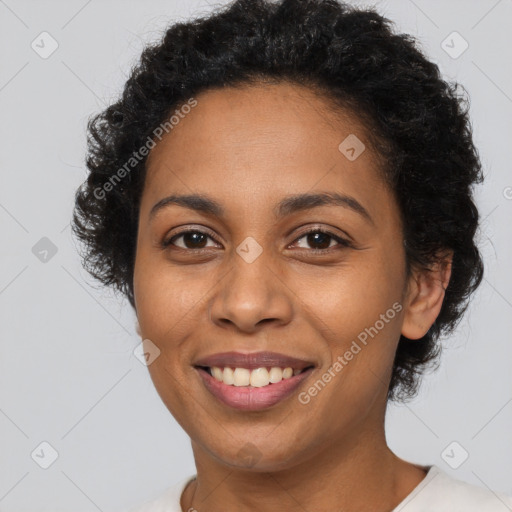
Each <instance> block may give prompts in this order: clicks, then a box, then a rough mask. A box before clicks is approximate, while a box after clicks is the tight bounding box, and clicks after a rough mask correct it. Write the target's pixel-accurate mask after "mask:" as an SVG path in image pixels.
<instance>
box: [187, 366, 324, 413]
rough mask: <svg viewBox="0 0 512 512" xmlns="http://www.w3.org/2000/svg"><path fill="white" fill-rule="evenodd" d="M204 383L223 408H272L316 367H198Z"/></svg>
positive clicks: (251, 409)
mask: <svg viewBox="0 0 512 512" xmlns="http://www.w3.org/2000/svg"><path fill="white" fill-rule="evenodd" d="M194 368H195V369H196V370H197V372H198V374H199V375H200V377H201V380H202V383H203V384H204V386H205V388H206V389H207V391H208V392H209V394H210V395H211V396H213V397H215V398H216V399H217V400H218V401H219V402H220V403H222V404H223V405H227V406H229V407H231V408H233V409H238V410H243V411H258V410H263V409H268V408H270V407H272V406H274V405H276V404H278V403H280V402H282V401H284V400H285V399H286V398H289V397H290V396H291V395H292V394H293V392H294V391H296V390H297V388H298V387H299V386H300V385H301V384H302V383H303V382H304V381H305V380H306V379H308V377H309V376H310V375H311V374H312V373H313V371H314V368H315V366H314V365H310V366H307V367H305V368H302V369H299V368H296V369H293V368H291V367H286V368H280V367H268V368H267V367H260V368H255V369H252V370H249V369H248V368H240V367H237V368H231V367H228V366H227V367H223V368H221V367H209V366H194Z"/></svg>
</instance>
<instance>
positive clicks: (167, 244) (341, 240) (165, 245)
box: [162, 228, 353, 254]
mask: <svg viewBox="0 0 512 512" xmlns="http://www.w3.org/2000/svg"><path fill="white" fill-rule="evenodd" d="M189 233H198V234H201V235H206V236H208V237H209V238H211V239H212V240H213V241H215V242H216V243H218V242H217V241H216V240H215V238H214V237H213V236H211V235H210V234H209V233H207V232H205V231H200V230H198V229H189V230H185V231H181V232H180V233H176V234H175V235H173V236H172V237H171V238H168V239H167V240H164V241H163V242H162V248H164V249H167V248H169V247H170V246H172V245H174V244H173V241H175V240H176V239H178V238H179V237H181V236H183V235H186V234H189ZM311 233H322V234H323V235H327V236H329V237H330V238H332V239H334V240H336V242H338V244H339V246H338V247H337V248H340V247H353V245H352V244H351V243H350V242H349V241H348V240H346V239H344V238H341V237H339V236H338V235H335V234H334V233H331V232H330V231H326V230H324V229H320V228H311V229H309V230H307V231H305V232H304V233H301V235H300V236H299V237H297V238H296V239H295V240H294V243H295V242H297V241H298V240H300V239H301V238H304V237H305V236H307V235H309V234H311ZM337 248H336V247H328V248H326V249H304V250H308V251H309V252H312V253H314V254H320V253H324V254H325V253H330V252H332V250H333V249H334V250H336V249H337ZM178 249H182V250H184V251H202V250H203V249H184V248H183V247H178Z"/></svg>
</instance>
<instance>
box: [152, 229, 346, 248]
mask: <svg viewBox="0 0 512 512" xmlns="http://www.w3.org/2000/svg"><path fill="white" fill-rule="evenodd" d="M180 238H181V239H183V240H182V243H183V245H182V246H180V245H177V244H176V243H175V242H176V240H179V239H180ZM303 238H306V243H308V244H311V245H315V244H316V245H319V246H320V247H318V248H313V249H310V251H311V252H313V253H324V252H330V250H329V249H332V248H333V246H332V245H331V242H333V241H335V242H338V246H342V247H352V245H351V243H350V242H349V241H348V240H345V239H344V238H341V237H339V236H337V235H335V234H334V233H331V232H329V231H326V230H323V229H320V228H311V229H309V230H308V231H306V232H305V233H303V234H302V235H301V236H300V237H299V238H297V239H296V240H295V243H297V241H298V240H301V239H303ZM208 239H210V240H213V241H215V239H214V238H213V237H212V236H211V235H209V234H208V233H207V232H204V231H200V230H197V229H193V230H186V231H181V232H180V233H177V234H175V235H173V236H172V237H170V238H168V239H166V240H164V241H163V242H162V247H164V248H167V247H169V246H171V245H174V246H176V247H178V248H180V249H184V250H201V249H205V248H207V247H208V246H207V245H206V243H207V240H208ZM334 246H336V244H335V245H334ZM209 247H215V245H214V246H209ZM306 249H307V247H306Z"/></svg>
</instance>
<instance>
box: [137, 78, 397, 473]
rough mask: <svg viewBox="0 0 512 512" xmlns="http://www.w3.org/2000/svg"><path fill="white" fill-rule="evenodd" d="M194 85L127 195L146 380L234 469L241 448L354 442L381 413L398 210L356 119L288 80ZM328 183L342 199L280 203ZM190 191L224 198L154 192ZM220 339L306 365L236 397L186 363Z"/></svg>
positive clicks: (205, 448) (286, 451) (391, 342)
mask: <svg viewBox="0 0 512 512" xmlns="http://www.w3.org/2000/svg"><path fill="white" fill-rule="evenodd" d="M195 99H196V101H197V105H196V106H194V107H193V108H191V109H190V112H189V113H187V114H186V115H183V116H182V118H181V119H180V121H179V123H178V124H177V125H176V126H174V128H173V129H172V131H170V132H169V133H168V134H167V135H165V137H163V138H162V140H161V141H160V142H158V143H157V145H156V146H155V147H154V148H153V149H152V150H151V152H150V155H149V157H148V161H147V177H146V183H145V188H144V191H143V194H142V199H141V207H140V218H139V230H138V241H137V252H136V261H135V272H134V295H135V304H136V312H137V317H138V321H139V325H140V333H141V336H142V338H143V339H149V340H151V342H152V344H154V345H155V346H156V347H158V349H159V350H160V355H159V356H158V357H157V358H156V359H155V360H154V361H153V362H152V363H151V364H150V365H149V367H148V368H149V372H150V375H151V378H152V380H153V382H154V385H155V386H156V389H157V391H158V393H159V395H160V397H161V398H162V400H163V402H164V403H165V405H166V406H167V408H168V409H169V411H170V412H171V413H172V415H173V416H174V417H175V418H176V420H177V421H178V422H179V423H180V425H181V426H182V427H183V428H184V430H185V431H186V432H187V433H188V435H189V436H190V437H191V439H192V443H193V447H194V450H195V451H196V450H197V452H200V453H201V454H202V456H204V458H205V459H208V460H209V461H210V462H212V461H215V463H216V464H226V465H229V466H231V467H240V468H242V467H245V466H246V464H247V462H246V458H244V453H245V452H244V450H245V451H247V447H248V446H250V447H251V448H250V449H251V450H253V451H255V452H256V453H257V456H256V457H253V460H252V466H251V467H252V468H253V470H259V471H267V470H271V469H278V468H287V467H292V466H293V465H297V464H299V463H301V462H304V461H307V460H311V459H312V458H314V456H315V455H316V454H319V453H322V452H324V453H325V452H326V453H329V451H330V450H334V449H336V450H340V449H347V447H348V446H349V445H351V446H354V443H355V441H356V440H357V439H361V438H363V437H365V436H366V437H367V438H370V437H371V435H372V433H373V434H375V432H376V431H378V430H379V428H380V427H381V423H382V422H383V415H384V410H385V404H386V393H387V387H388V383H389V379H390V376H391V368H392V362H393V358H394V354H395V350H396V347H397V343H398V340H399V337H400V333H401V330H402V324H403V318H404V311H405V310H404V308H403V300H404V293H405V290H406V288H407V286H406V285H407V282H406V276H405V254H404V248H403V238H402V227H401V221H400V216H399V212H398V208H397V205H396V202H395V200H394V198H393V194H392V192H391V191H390V190H389V189H388V188H387V187H386V185H385V184H384V183H383V181H382V180H381V178H380V174H379V170H378V162H377V158H376V155H375V153H374V152H373V151H372V149H371V147H370V144H369V142H368V139H367V137H366V135H365V129H364V127H363V126H362V125H361V124H360V122H359V120H358V119H357V118H356V117H354V116H353V115H350V114H349V113H345V114H343V115H337V116H335V115H334V114H333V113H331V112H329V110H328V103H327V100H325V99H323V98H321V97H319V96H317V95H315V94H314V93H313V92H312V91H310V90H309V89H305V88H302V87H300V86H295V85H289V84H280V85H267V86H261V87H260V86H258V87H257V86H251V87H245V88H239V89H234V88H230V89H224V90H209V91H206V92H203V93H201V94H200V95H198V96H196V97H195ZM351 134H352V137H351V138H350V139H348V142H351V144H348V142H346V143H345V145H342V147H341V149H340V148H339V146H340V144H341V143H342V142H343V141H344V140H345V139H346V138H347V137H348V136H349V135H351ZM353 136H355V137H357V139H358V140H359V141H360V142H361V143H363V144H364V145H365V149H364V151H362V152H361V153H360V154H359V155H358V153H359V151H360V149H361V147H362V146H357V145H354V144H355V143H354V141H356V142H357V139H354V138H353ZM347 145H348V147H347ZM352 146H354V147H355V151H351V150H350V147H352ZM354 156H356V158H354ZM349 157H350V158H349ZM326 193H327V194H331V195H332V194H338V195H339V196H340V197H341V196H343V197H344V198H345V199H344V200H342V201H340V202H338V203H324V204H320V203H321V202H319V203H312V202H309V203H307V202H306V203H305V202H302V203H301V204H302V206H301V207H298V203H297V202H295V208H293V203H291V202H288V203H286V205H288V208H285V207H282V208H281V209H279V205H280V203H281V202H282V201H284V200H287V199H289V198H290V197H291V196H298V195H302V194H326ZM195 194H199V195H201V196H203V197H204V196H208V198H209V199H211V200H212V201H215V202H216V203H218V205H219V206H220V209H221V210H222V212H220V211H217V212H212V211H208V210H205V209H202V210H201V209H194V208H192V207H190V206H186V205H184V204H176V203H174V202H167V203H165V201H162V200H164V199H165V198H167V197H169V196H171V195H176V196H179V195H195ZM347 198H348V199H347ZM157 204H159V206H158V207H156V209H155V208H154V207H155V205H157ZM196 204H197V203H196ZM290 205H291V206H292V207H290ZM299 206H300V205H299ZM310 230H311V231H312V232H311V233H308V232H309V231H310ZM190 231H192V232H193V233H192V234H191V233H190ZM187 232H188V233H187ZM194 232H195V233H194ZM363 340H364V341H363ZM356 347H359V350H358V349H357V348H356ZM230 351H236V352H243V353H248V352H259V351H272V352H278V353H281V354H285V355H288V356H292V357H296V358H300V359H304V360H306V361H309V362H311V363H313V364H314V368H313V370H311V371H310V372H309V373H308V375H307V377H306V378H305V379H303V380H302V381H301V382H300V384H299V385H298V387H297V388H296V389H295V390H294V391H293V392H292V393H291V394H290V395H288V396H287V397H286V398H284V399H282V400H280V401H278V402H277V403H275V404H274V405H271V406H268V407H263V408H260V409H256V410H241V409H237V408H234V407H232V406H229V405H227V404H225V403H224V402H223V401H221V400H219V399H218V398H217V397H215V396H214V395H212V393H211V392H210V391H209V390H208V389H207V387H206V386H205V384H204V382H203V377H202V376H201V374H200V372H201V371H202V370H199V369H198V368H196V367H195V366H194V364H195V363H196V362H197V361H198V360H199V359H201V358H204V357H207V356H210V355H212V354H216V353H219V352H230ZM350 354H352V355H351V356H350ZM336 362H338V364H337V365H336ZM329 377H330V378H329ZM319 380H320V381H321V382H322V383H323V384H320V385H319V384H318V381H319ZM315 383H317V384H316V387H315ZM223 385H224V384H223ZM273 385H275V384H270V386H273ZM261 389H263V388H261ZM276 389H277V388H276ZM315 389H316V392H315ZM248 442H250V445H248ZM196 455H197V453H196ZM245 455H246V453H245ZM205 464H206V462H205Z"/></svg>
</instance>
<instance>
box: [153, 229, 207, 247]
mask: <svg viewBox="0 0 512 512" xmlns="http://www.w3.org/2000/svg"><path fill="white" fill-rule="evenodd" d="M180 238H182V239H183V242H182V243H183V246H180V245H177V244H175V241H176V240H178V239H180ZM209 238H210V239H212V237H211V236H209V235H208V234H207V233H204V232H202V231H198V230H189V231H182V232H181V233H178V234H176V235H174V236H172V237H171V238H169V239H167V240H165V241H164V242H163V243H162V246H163V247H168V246H170V245H175V246H176V247H179V248H180V249H190V250H195V249H204V248H205V247H207V246H206V243H207V240H208V239H209ZM212 240H213V239H212ZM210 247H211V246H210Z"/></svg>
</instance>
